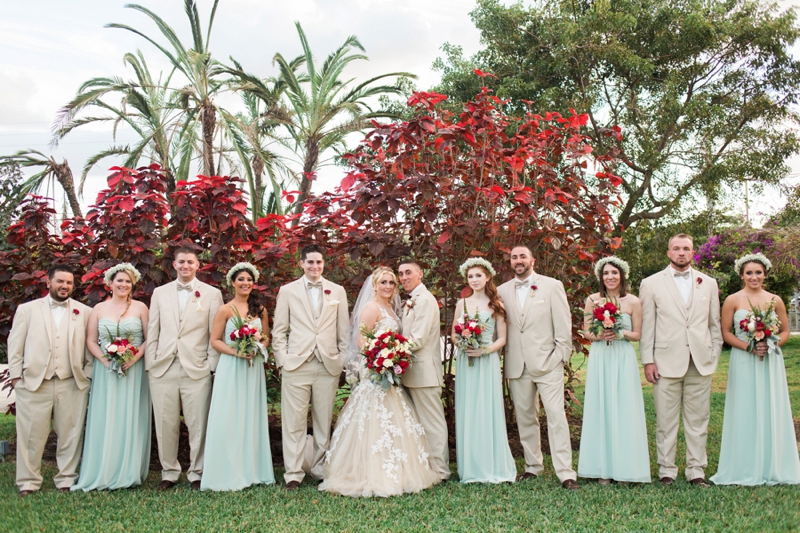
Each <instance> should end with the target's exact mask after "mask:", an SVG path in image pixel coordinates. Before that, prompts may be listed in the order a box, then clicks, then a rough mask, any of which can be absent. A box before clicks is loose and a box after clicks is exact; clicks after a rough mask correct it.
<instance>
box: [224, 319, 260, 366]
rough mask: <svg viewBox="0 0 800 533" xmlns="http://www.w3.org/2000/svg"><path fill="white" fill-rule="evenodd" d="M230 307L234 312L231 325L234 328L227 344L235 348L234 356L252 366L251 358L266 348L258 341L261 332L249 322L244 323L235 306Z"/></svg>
mask: <svg viewBox="0 0 800 533" xmlns="http://www.w3.org/2000/svg"><path fill="white" fill-rule="evenodd" d="M231 307H233V314H234V317H233V325H234V326H235V327H236V329H234V330H233V331H232V332H231V335H230V337H231V342H229V343H228V346H230V347H232V348H235V349H236V357H241V358H243V359H247V360H248V362H249V363H250V366H251V367H252V366H253V358H255V356H257V355H259V354H262V355H264V354H265V350H266V349H265V348H264V345H263V344H261V342H260V341H261V332H260V331H258V330H257V329H256V328H254V327H253V326H251V325H250V324H247V323H245V321H244V319H243V318H242V316H241V315H240V314H239V310H238V309H237V308H236V306H231ZM264 358H265V359H266V355H264Z"/></svg>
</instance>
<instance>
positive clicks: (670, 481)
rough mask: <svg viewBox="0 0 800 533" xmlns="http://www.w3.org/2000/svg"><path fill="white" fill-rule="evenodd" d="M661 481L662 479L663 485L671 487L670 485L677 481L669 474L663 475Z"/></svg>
mask: <svg viewBox="0 0 800 533" xmlns="http://www.w3.org/2000/svg"><path fill="white" fill-rule="evenodd" d="M659 481H660V482H661V484H662V485H664V486H665V487H669V486H670V485H672V484H673V483H675V479H673V478H671V477H669V476H664V477H662V478H661V479H659Z"/></svg>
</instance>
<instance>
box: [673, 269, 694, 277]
mask: <svg viewBox="0 0 800 533" xmlns="http://www.w3.org/2000/svg"><path fill="white" fill-rule="evenodd" d="M691 275H692V271H691V270H687V271H686V272H675V273H674V274H673V276H675V277H676V278H683V279H689V276H691Z"/></svg>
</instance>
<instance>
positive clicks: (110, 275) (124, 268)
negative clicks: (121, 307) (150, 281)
mask: <svg viewBox="0 0 800 533" xmlns="http://www.w3.org/2000/svg"><path fill="white" fill-rule="evenodd" d="M117 272H127V273H128V274H129V275H130V276H131V278H133V279H132V280H131V281H132V282H133V283H134V284H136V283H138V282H139V280H140V279H142V275H141V274H140V273H139V271H138V270H136V267H135V266H133V265H132V264H130V263H120V264H118V265H114V266H113V267H111V268H109V269H108V270H106V273H105V274H104V275H103V279H104V280H105V282H106V285H108V286H109V287H110V286H111V282H112V281H113V280H114V276H116V275H117Z"/></svg>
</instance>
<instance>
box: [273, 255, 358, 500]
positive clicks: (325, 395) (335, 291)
mask: <svg viewBox="0 0 800 533" xmlns="http://www.w3.org/2000/svg"><path fill="white" fill-rule="evenodd" d="M300 267H301V268H302V269H303V273H304V275H303V277H301V278H300V279H298V280H295V281H293V282H291V283H288V284H286V285H284V286H283V287H281V288H280V291H279V292H278V301H277V304H276V307H275V321H274V324H273V327H272V348H273V352H274V354H275V363H276V365H277V367H278V369H279V370H280V373H281V418H282V420H281V432H282V436H283V464H284V466H285V468H286V472H285V474H284V475H283V477H284V479H285V481H286V489H287V490H290V491H291V490H295V489H296V488H297V487H299V486H300V483H302V481H303V478H304V477H305V474H304V472H303V456H304V451H305V444H306V428H307V423H308V422H307V421H308V406H309V402H310V403H311V418H312V422H313V425H314V453H313V460H312V462H311V475H312V476H313V477H314V478H315V479H318V480H321V479H322V477H323V468H322V461H323V459H324V458H325V452H326V451H327V449H328V443H329V440H330V434H331V420H332V419H333V403H334V400H335V399H336V390H337V389H338V387H339V376H340V375H341V373H342V367H343V364H344V361H343V359H342V358H343V356H344V354H345V352H346V350H347V340H348V329H349V324H350V319H349V315H348V313H347V295H346V294H345V292H344V288H343V287H341V286H340V285H336V284H335V283H332V282H330V281H328V280H327V279H324V278H323V277H322V271H323V270H324V269H325V255H324V252H323V250H322V248H321V247H319V246H315V245H311V246H306V247H304V248H303V249H302V250H301V251H300Z"/></svg>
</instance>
